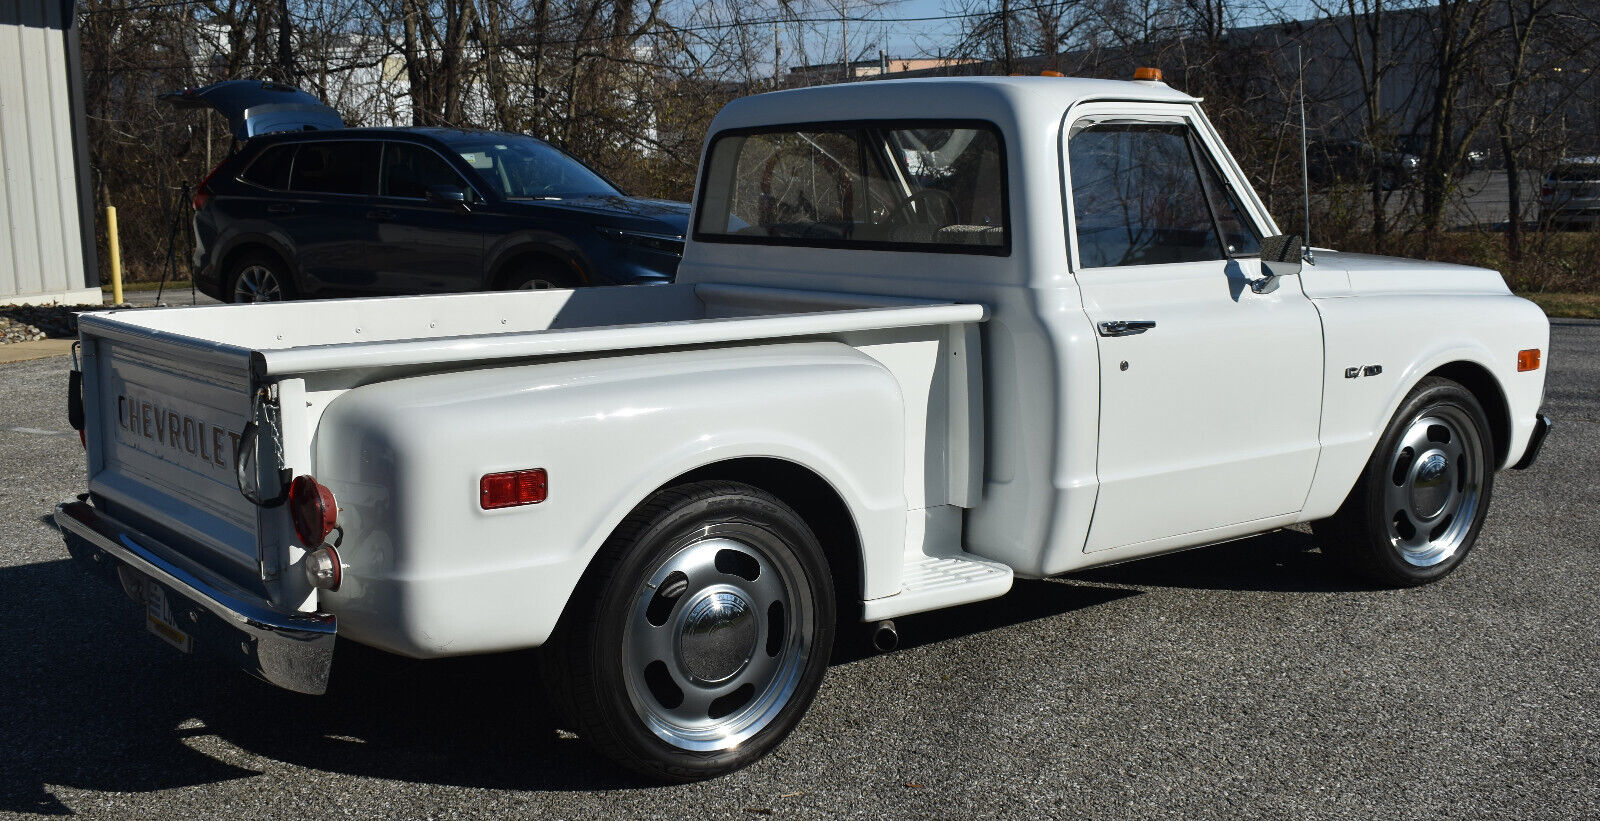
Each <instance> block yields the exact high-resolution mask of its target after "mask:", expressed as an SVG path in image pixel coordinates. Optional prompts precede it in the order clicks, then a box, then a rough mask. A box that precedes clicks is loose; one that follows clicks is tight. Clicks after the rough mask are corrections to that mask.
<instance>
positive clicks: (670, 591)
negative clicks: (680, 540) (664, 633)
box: [644, 570, 689, 627]
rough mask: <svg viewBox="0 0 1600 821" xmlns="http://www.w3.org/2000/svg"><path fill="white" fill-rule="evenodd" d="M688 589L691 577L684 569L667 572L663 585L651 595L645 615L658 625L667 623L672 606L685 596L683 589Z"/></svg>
mask: <svg viewBox="0 0 1600 821" xmlns="http://www.w3.org/2000/svg"><path fill="white" fill-rule="evenodd" d="M688 589H689V577H688V576H687V575H685V574H684V573H683V571H681V570H674V571H672V572H671V573H669V574H667V577H666V578H665V579H663V580H662V582H661V586H660V587H658V588H656V594H655V595H654V596H651V597H650V604H649V605H648V606H647V607H646V608H645V611H644V617H645V618H646V619H647V620H649V622H650V623H651V624H653V625H655V626H656V627H660V626H661V625H663V624H666V623H667V619H668V618H669V617H670V616H671V615H672V608H673V607H674V606H676V605H677V603H678V599H679V598H681V597H682V596H683V591H685V590H688Z"/></svg>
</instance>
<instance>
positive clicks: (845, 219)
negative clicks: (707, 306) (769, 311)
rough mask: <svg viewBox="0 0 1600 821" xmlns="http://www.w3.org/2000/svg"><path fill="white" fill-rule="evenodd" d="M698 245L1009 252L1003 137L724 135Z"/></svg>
mask: <svg viewBox="0 0 1600 821" xmlns="http://www.w3.org/2000/svg"><path fill="white" fill-rule="evenodd" d="M709 157H710V159H709V162H708V164H707V170H706V185H705V190H706V194H705V196H704V197H702V198H701V205H700V213H699V215H698V219H697V221H696V225H695V229H696V234H695V236H696V238H697V239H709V240H712V241H726V242H749V243H759V244H770V245H818V246H827V247H847V248H848V247H859V248H878V249H884V250H923V251H925V250H949V251H957V252H965V253H988V254H1005V253H1008V250H1009V247H1008V243H1007V228H1006V209H1005V162H1004V152H1003V149H1002V145H1001V140H1000V135H999V132H998V131H997V130H996V129H995V128H994V127H993V126H991V125H988V124H971V123H901V122H887V123H883V122H871V123H843V124H839V125H828V126H815V127H811V126H797V127H791V128H786V129H761V130H757V131H743V132H740V131H735V132H727V133H723V134H719V135H718V136H717V137H716V139H715V141H714V142H713V143H712V146H711V152H710V155H709Z"/></svg>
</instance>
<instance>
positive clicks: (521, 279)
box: [505, 260, 583, 291]
mask: <svg viewBox="0 0 1600 821" xmlns="http://www.w3.org/2000/svg"><path fill="white" fill-rule="evenodd" d="M582 285H583V282H582V281H581V279H580V277H579V276H578V275H577V273H576V272H574V271H573V270H572V269H571V268H568V267H567V266H565V265H563V264H561V263H559V262H555V261H554V260H549V261H540V262H528V263H523V264H522V265H519V266H517V268H516V269H515V270H514V271H512V273H511V275H510V276H507V277H506V279H505V287H506V290H508V291H542V290H551V289H556V290H560V289H567V288H578V287H581V286H582Z"/></svg>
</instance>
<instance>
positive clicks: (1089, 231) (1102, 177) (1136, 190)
mask: <svg viewBox="0 0 1600 821" xmlns="http://www.w3.org/2000/svg"><path fill="white" fill-rule="evenodd" d="M1067 155H1068V162H1069V164H1070V169H1071V173H1072V204H1073V215H1074V216H1075V217H1076V219H1077V240H1078V260H1079V262H1080V263H1081V264H1082V265H1083V267H1085V268H1098V267H1103V266H1110V265H1151V264H1156V263H1163V262H1198V261H1202V260H1215V259H1222V258H1223V253H1222V244H1221V243H1220V242H1219V241H1218V238H1217V229H1216V224H1215V223H1214V222H1213V220H1212V214H1211V208H1210V205H1209V204H1208V202H1207V199H1206V191H1205V188H1204V187H1203V186H1202V184H1201V182H1200V175H1199V173H1198V170H1197V169H1196V167H1195V162H1194V158H1193V156H1192V155H1191V154H1190V151H1189V141H1188V136H1187V133H1186V130H1185V128H1184V127H1183V126H1181V125H1153V124H1152V125H1145V124H1134V125H1130V124H1122V123H1116V124H1113V123H1105V124H1098V125H1092V126H1089V127H1088V128H1085V129H1083V130H1082V131H1079V132H1077V133H1075V134H1073V135H1072V136H1071V138H1070V139H1069V140H1068V142H1067Z"/></svg>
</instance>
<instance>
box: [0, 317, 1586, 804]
mask: <svg viewBox="0 0 1600 821" xmlns="http://www.w3.org/2000/svg"><path fill="white" fill-rule="evenodd" d="M1554 324H1555V328H1554V343H1553V350H1552V352H1551V355H1550V357H1549V365H1550V368H1551V371H1550V386H1549V389H1548V396H1547V399H1546V410H1547V412H1549V413H1550V414H1552V415H1553V416H1554V417H1555V418H1556V419H1557V427H1556V429H1555V431H1554V432H1553V433H1552V434H1551V438H1550V441H1549V443H1548V445H1547V447H1546V449H1545V452H1544V456H1543V457H1542V458H1541V460H1540V462H1539V464H1538V465H1537V466H1535V467H1534V468H1533V469H1532V470H1529V471H1526V472H1521V473H1518V472H1508V473H1502V474H1500V475H1499V478H1498V483H1497V487H1496V498H1495V501H1494V505H1493V508H1492V510H1491V513H1490V516H1489V520H1488V523H1487V525H1486V526H1485V528H1484V530H1483V534H1482V537H1481V538H1480V540H1479V542H1478V547H1477V549H1476V550H1475V551H1474V553H1473V555H1472V556H1471V557H1470V558H1469V560H1468V561H1467V562H1466V564H1464V565H1463V566H1462V568H1461V569H1460V570H1459V571H1458V572H1456V573H1455V574H1454V575H1452V576H1451V577H1449V578H1448V579H1446V580H1445V581H1443V582H1442V583H1439V584H1436V585H1433V586H1430V587H1426V588H1421V589H1416V590H1407V591H1376V590H1371V589H1367V588H1364V587H1363V586H1361V585H1360V584H1359V583H1356V582H1353V581H1352V580H1351V579H1349V578H1347V577H1345V576H1343V575H1341V574H1339V573H1338V572H1336V571H1335V570H1333V569H1332V568H1331V567H1329V566H1328V564H1327V563H1326V562H1325V561H1324V559H1323V556H1322V554H1321V552H1320V551H1319V550H1317V548H1316V544H1315V541H1314V540H1313V539H1312V537H1311V536H1310V535H1308V534H1307V533H1306V532H1302V531H1284V532H1279V533H1275V534H1270V535H1266V536H1260V537H1256V538H1252V539H1247V540H1244V541H1240V542H1235V543H1232V544H1228V545H1223V546H1219V547H1214V548H1209V549H1206V550H1199V551H1193V552H1190V553H1185V554H1180V555H1177V556H1172V557H1166V558H1162V559H1153V560H1147V561H1143V562H1136V563H1132V564H1128V565H1123V566H1119V567H1116V568H1110V569H1104V570H1100V571H1095V572H1092V573H1086V574H1080V575H1076V576H1073V577H1070V578H1065V579H1055V580H1049V581H1041V582H1023V583H1019V584H1018V585H1017V588H1016V590H1015V591H1014V592H1013V593H1011V594H1010V595H1009V596H1007V597H1005V598H1003V599H1000V600H997V601H994V602H989V603H984V604H980V605H973V606H968V607H964V608H960V609H957V610H952V611H948V612H944V613H936V614H930V615H925V616H920V617H913V618H907V619H902V620H900V626H901V630H902V638H903V640H904V642H905V644H904V645H903V647H902V649H900V650H898V651H896V652H894V653H890V654H887V655H879V656H871V657H866V658H848V659H841V660H839V661H838V663H836V664H835V665H834V666H833V667H832V669H831V670H830V671H829V674H828V676H827V678H826V679H825V680H824V682H823V686H822V691H821V694H820V695H819V696H818V699H817V702H816V704H815V706H814V707H813V708H812V710H811V713H810V715H809V716H808V717H807V718H806V720H805V721H803V722H802V723H801V725H800V727H799V729H798V730H797V731H796V732H795V734H794V735H793V736H791V738H790V739H789V741H788V742H787V743H786V744H785V745H784V746H783V747H781V748H780V749H779V750H778V751H777V753H776V754H774V755H773V756H771V757H770V758H768V759H766V760H765V761H763V762H761V763H759V764H757V765H756V766H753V767H751V768H749V769H747V770H744V771H742V772H739V773H736V774H734V775H731V776H728V777H725V778H722V779H718V780H715V781H711V782H708V783H702V784H694V785H686V786H674V787H657V786H651V785H645V784H640V783H637V782H636V781H634V780H632V779H630V778H629V777H628V776H626V775H623V774H621V773H619V772H618V771H616V770H615V769H613V768H612V767H611V766H610V765H608V764H607V763H606V762H605V761H603V760H601V759H598V758H596V757H595V756H593V755H591V754H589V753H588V752H587V751H586V750H585V749H584V748H583V747H582V746H581V744H580V743H579V742H578V741H576V740H575V739H573V738H572V737H571V735H570V734H569V733H564V732H561V731H559V730H558V729H557V728H556V726H555V725H554V723H553V722H552V720H551V719H550V718H549V717H548V716H547V715H546V714H545V713H544V711H543V710H542V708H541V705H540V701H539V696H538V695H537V691H536V689H535V688H534V687H533V686H532V677H531V672H530V668H531V667H532V665H533V664H535V663H536V662H537V659H536V657H535V656H534V655H532V654H521V655H513V656H503V657H495V658H483V659H465V660H453V661H442V662H414V661H407V660H403V659H398V658H393V657H389V656H385V655H382V654H379V653H375V652H372V651H364V650H362V649H361V648H357V647H346V648H342V649H341V653H344V652H345V651H346V650H349V651H352V652H349V653H348V654H346V655H344V656H343V657H341V658H340V660H339V662H338V664H337V666H336V668H335V681H334V686H333V691H332V692H331V693H330V694H329V695H327V696H323V697H320V698H310V697H301V696H296V695H293V694H289V693H285V692H282V691H277V690H274V689H273V688H271V687H268V686H266V685H262V684H258V683H256V682H255V681H254V680H252V679H249V678H247V677H246V676H244V675H242V674H239V673H234V672H231V671H228V670H225V669H221V668H218V667H214V666H212V665H211V664H209V663H208V662H206V661H204V660H201V659H193V658H188V657H184V656H181V655H180V654H177V653H175V652H173V651H171V650H170V649H169V648H168V647H167V646H166V645H164V644H161V643H160V642H159V641H157V640H156V639H154V638H153V637H151V636H148V635H144V634H142V633H141V632H140V631H139V630H138V628H137V624H138V614H137V612H136V610H135V609H134V608H133V606H132V605H131V604H130V603H128V602H126V601H125V600H124V599H122V598H121V596H120V594H118V593H115V592H113V591H111V590H109V589H107V588H104V587H102V586H100V585H98V584H96V583H92V582H90V581H89V580H88V578H87V577H86V576H84V575H83V574H81V573H79V572H78V571H77V570H76V569H75V568H74V567H72V566H71V565H70V564H69V562H68V561H67V559H66V553H65V550H64V548H63V547H62V545H61V542H60V540H59V538H58V537H57V536H56V534H55V532H54V529H53V528H52V527H51V526H49V524H48V523H47V522H46V520H45V518H44V517H45V516H46V514H47V513H48V512H49V510H50V507H51V506H52V505H53V504H54V503H55V502H57V501H59V500H61V499H63V498H66V497H69V496H70V495H72V494H74V493H75V492H77V491H78V490H80V489H81V487H82V485H83V467H82V452H81V451H80V450H79V447H78V444H77V442H76V441H75V439H76V437H75V436H72V435H71V433H70V431H68V430H67V426H66V420H65V414H64V411H63V401H62V394H63V385H64V382H65V372H66V369H67V360H65V359H63V358H58V359H50V360H38V361H34V362H28V363H22V364H17V365H12V366H8V367H5V368H0V396H4V397H6V398H7V399H6V401H5V402H0V475H4V476H5V477H7V481H5V482H3V483H0V612H4V613H6V614H7V617H6V618H5V619H4V620H0V704H4V705H6V709H4V710H3V711H0V750H4V751H5V752H4V754H3V755H0V815H5V814H7V813H45V814H58V815H64V814H78V815H83V816H88V817H118V818H123V817H139V818H157V817H160V818H165V817H175V816H208V817H210V816H222V815H232V816H237V817H251V818H254V817H261V818H290V817H328V816H333V815H340V814H343V815H353V816H360V817H373V816H386V817H389V816H406V817H413V816H414V817H429V818H434V817H437V818H454V817H506V816H518V817H540V818H572V819H578V818H604V817H637V818H657V817H690V818H759V817H767V816H771V817H785V818H817V819H832V818H842V817H851V818H869V819H883V818H922V817H940V818H963V819H971V818H1039V817H1055V818H1076V817H1082V816H1088V817H1097V818H1157V817H1171V818H1228V819H1234V818H1256V817H1269V818H1282V817H1289V818H1351V817H1371V818H1426V819H1434V818H1440V817H1466V818H1514V819H1532V818H1551V819H1568V818H1585V817H1587V818H1593V817H1597V816H1600V640H1597V637H1596V636H1597V632H1600V631H1597V627H1600V586H1597V585H1596V583H1595V577H1596V574H1597V571H1600V560H1597V559H1600V547H1597V546H1600V482H1597V479H1596V478H1595V477H1596V476H1597V475H1600V395H1597V393H1600V391H1597V388H1600V323H1594V322H1583V321H1568V320H1557V321H1556V322H1555V323H1554Z"/></svg>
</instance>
